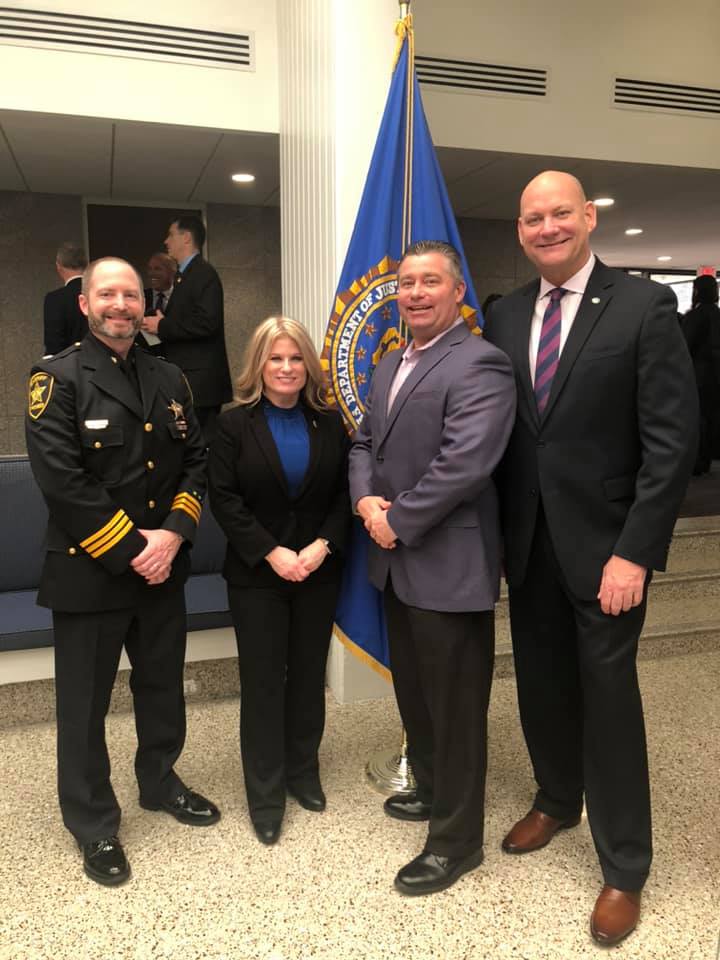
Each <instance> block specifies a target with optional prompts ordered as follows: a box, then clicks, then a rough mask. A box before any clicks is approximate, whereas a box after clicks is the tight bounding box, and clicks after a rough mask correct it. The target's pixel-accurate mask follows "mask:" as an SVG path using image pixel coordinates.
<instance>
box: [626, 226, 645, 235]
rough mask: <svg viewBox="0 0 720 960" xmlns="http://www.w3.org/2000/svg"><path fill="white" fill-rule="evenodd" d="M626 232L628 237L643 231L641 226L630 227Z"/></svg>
mask: <svg viewBox="0 0 720 960" xmlns="http://www.w3.org/2000/svg"><path fill="white" fill-rule="evenodd" d="M625 233H626V234H627V236H628V237H636V236H637V235H638V234H639V233H642V229H641V228H640V227H628V229H627V230H626V231H625Z"/></svg>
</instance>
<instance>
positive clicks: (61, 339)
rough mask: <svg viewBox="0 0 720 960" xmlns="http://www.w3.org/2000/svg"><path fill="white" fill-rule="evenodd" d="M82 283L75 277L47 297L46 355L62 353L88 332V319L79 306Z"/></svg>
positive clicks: (44, 328) (44, 334)
mask: <svg viewBox="0 0 720 960" xmlns="http://www.w3.org/2000/svg"><path fill="white" fill-rule="evenodd" d="M80 283H81V281H80V277H74V278H73V279H72V280H70V281H69V282H68V283H67V284H66V285H65V286H64V287H59V288H58V289H57V290H51V291H50V293H48V294H46V295H45V303H44V306H43V330H44V333H43V337H44V341H45V353H52V354H55V353H60V351H61V350H64V349H65V348H66V347H69V346H71V345H72V344H73V343H78V342H79V341H80V340H82V338H83V337H84V336H85V334H86V333H87V332H88V322H87V317H86V316H85V314H84V313H83V312H82V310H81V309H80V306H79V304H78V294H79V293H80Z"/></svg>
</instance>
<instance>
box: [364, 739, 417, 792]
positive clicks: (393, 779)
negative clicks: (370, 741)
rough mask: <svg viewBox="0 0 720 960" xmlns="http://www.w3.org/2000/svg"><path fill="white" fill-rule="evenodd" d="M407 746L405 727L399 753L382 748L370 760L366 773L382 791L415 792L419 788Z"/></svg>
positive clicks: (372, 782) (376, 787) (371, 781)
mask: <svg viewBox="0 0 720 960" xmlns="http://www.w3.org/2000/svg"><path fill="white" fill-rule="evenodd" d="M407 747H408V742H407V733H406V732H405V729H404V728H403V731H402V743H401V744H400V752H399V753H398V751H397V750H381V751H380V753H376V754H375V756H374V757H373V758H372V759H371V760H368V762H367V765H366V767H365V773H366V774H367V778H368V780H369V781H370V783H371V784H372V785H373V787H375V789H376V790H378V791H379V792H380V793H388V794H392V793H413V792H414V791H415V789H416V788H417V783H416V782H415V777H414V775H413V772H412V767H411V766H410V761H409V760H408V752H407Z"/></svg>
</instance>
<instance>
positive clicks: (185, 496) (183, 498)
mask: <svg viewBox="0 0 720 960" xmlns="http://www.w3.org/2000/svg"><path fill="white" fill-rule="evenodd" d="M181 502H182V503H187V504H188V506H190V507H194V508H195V509H196V510H197V511H198V513H200V511H201V510H202V504H201V503H200V501H199V500H198V499H197V497H193V496H192V494H190V493H178V494H177V496H176V497H175V499H174V500H173V506H175V504H176V503H181Z"/></svg>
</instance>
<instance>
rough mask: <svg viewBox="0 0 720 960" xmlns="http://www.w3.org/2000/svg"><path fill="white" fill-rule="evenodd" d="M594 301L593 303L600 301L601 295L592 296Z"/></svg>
mask: <svg viewBox="0 0 720 960" xmlns="http://www.w3.org/2000/svg"><path fill="white" fill-rule="evenodd" d="M592 302H593V303H600V297H593V298H592Z"/></svg>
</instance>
